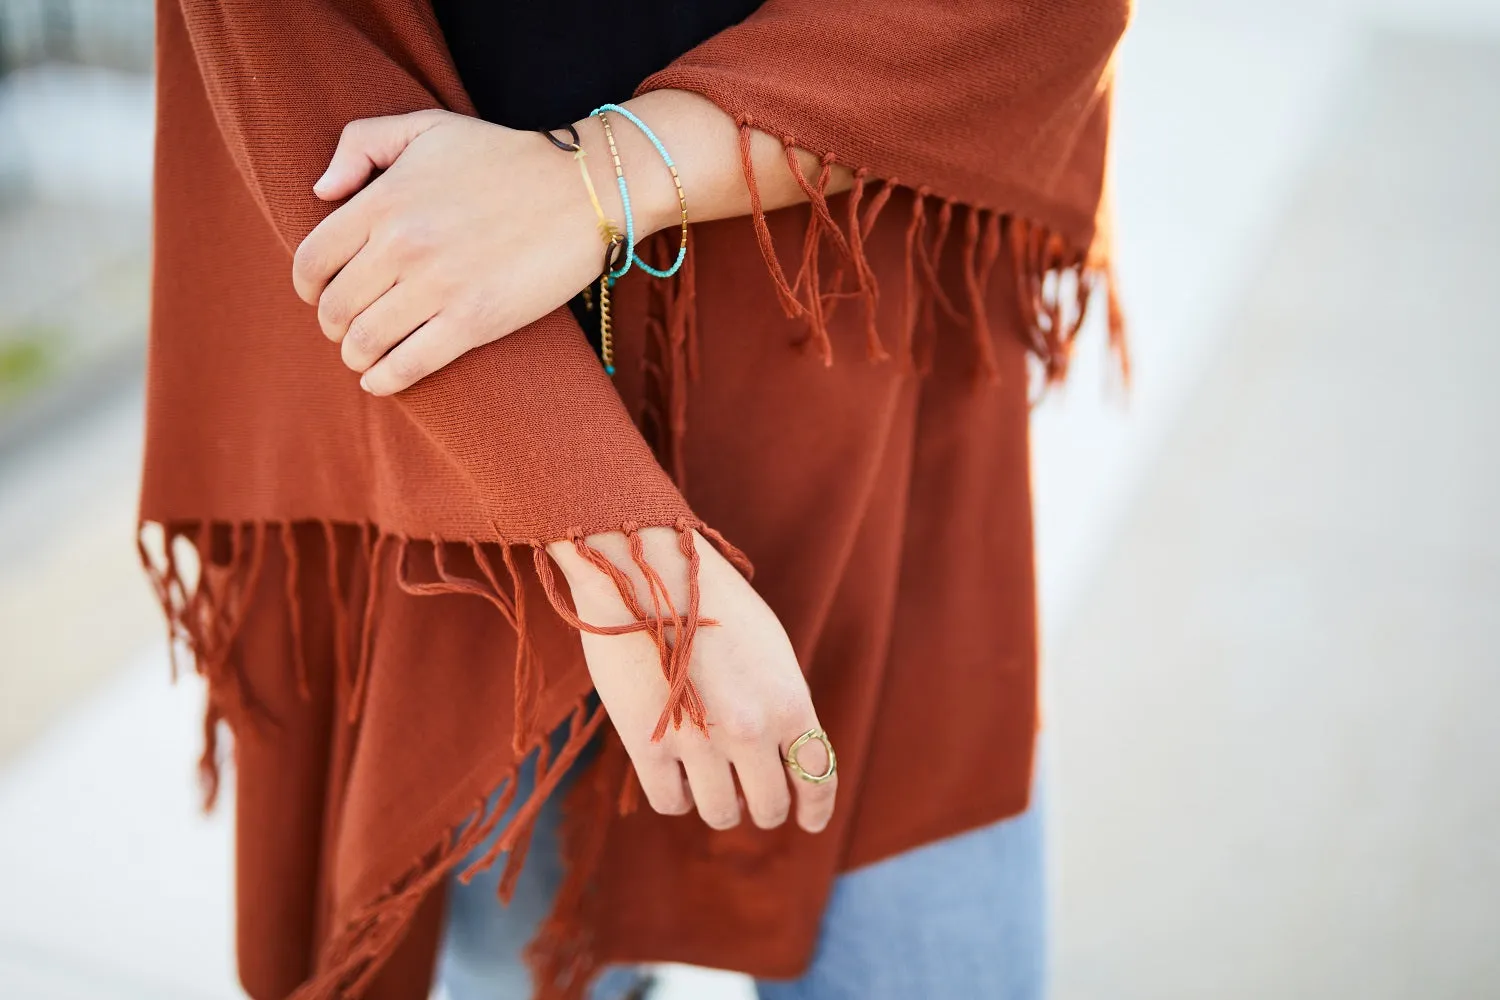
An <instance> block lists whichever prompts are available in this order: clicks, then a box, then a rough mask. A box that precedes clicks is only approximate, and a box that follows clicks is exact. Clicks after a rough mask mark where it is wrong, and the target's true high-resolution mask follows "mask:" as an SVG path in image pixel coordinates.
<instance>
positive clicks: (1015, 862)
mask: <svg viewBox="0 0 1500 1000" xmlns="http://www.w3.org/2000/svg"><path fill="white" fill-rule="evenodd" d="M518 780H519V781H520V783H521V785H520V788H519V789H518V793H517V795H516V798H515V801H517V802H520V801H523V800H524V799H525V798H526V794H527V792H528V790H529V789H530V785H531V781H532V771H531V769H530V766H529V763H528V765H527V766H526V767H523V768H522V771H521V774H520V777H519V779H518ZM561 798H562V795H561V790H560V791H559V792H558V793H555V794H553V796H552V797H551V799H550V800H549V801H548V802H547V804H546V806H545V807H544V809H543V810H542V813H541V815H540V817H539V818H538V820H537V826H536V832H535V834H534V839H533V842H532V848H531V853H530V855H529V857H528V858H527V862H526V866H525V868H524V869H523V870H522V872H521V877H520V881H519V883H518V885H517V887H516V893H515V897H514V898H513V899H512V901H511V904H510V906H509V907H502V906H501V905H500V904H499V902H498V901H497V900H496V895H495V891H496V883H497V881H498V879H499V870H500V868H501V867H503V865H500V864H497V865H495V866H494V867H493V868H491V869H490V870H489V871H487V872H484V873H482V874H480V875H479V876H478V877H477V878H475V879H474V881H473V882H471V883H470V884H469V885H462V884H460V883H459V882H458V881H457V880H454V881H453V884H452V885H451V886H450V892H449V903H448V907H449V910H448V928H447V932H446V937H445V939H444V943H443V954H442V958H441V961H440V963H439V975H440V977H441V979H442V982H443V985H444V987H445V988H446V989H447V991H448V995H449V1000H500V998H506V1000H509V998H512V997H514V998H518V1000H524V998H526V997H529V996H530V995H531V985H530V979H529V977H528V975H527V971H526V967H525V965H524V963H523V962H522V961H521V957H520V956H521V949H522V948H523V947H524V946H525V944H526V942H527V941H529V940H530V939H531V937H532V934H533V932H534V931H535V929H536V927H537V925H538V924H539V923H540V922H541V920H542V918H543V917H545V916H546V914H547V912H548V910H549V908H550V906H551V901H552V895H553V893H554V892H555V891H556V889H557V886H558V884H559V883H560V882H561V880H562V874H563V872H562V864H561V861H560V859H559V857H558V853H557V850H556V843H557V825H558V821H559V819H560V816H559V812H560V809H559V807H558V803H559V801H560V800H561ZM1035 798H1036V799H1037V801H1036V802H1035V803H1034V804H1033V806H1032V808H1031V809H1030V810H1029V811H1028V812H1026V813H1023V814H1022V815H1020V816H1017V817H1015V818H1013V819H1009V820H1005V821H1004V822H1001V823H996V824H994V825H993V826H987V827H983V828H981V829H978V830H973V831H970V832H968V833H964V834H960V835H959V836H956V837H949V838H948V839H946V840H941V841H938V842H936V843H933V844H927V845H924V846H922V847H919V848H916V849H915V850H911V851H907V852H905V853H904V854H899V855H897V856H895V857H893V858H888V859H886V860H884V861H880V862H877V863H875V864H873V865H867V866H866V867H864V868H859V869H856V870H855V871H852V872H848V873H846V874H844V875H841V876H839V877H838V878H837V879H836V880H835V881H834V884H833V892H832V894H831V896H830V897H829V900H828V908H827V910H826V911H825V912H824V915H823V926H822V930H821V932H820V933H819V937H818V943H817V948H816V950H815V952H814V955H813V959H812V964H811V966H810V967H809V968H808V970H807V972H806V973H804V974H803V975H802V976H801V977H800V978H798V979H794V980H760V981H758V982H757V983H756V989H757V991H758V993H759V995H760V997H761V1000H927V998H941V1000H948V998H953V1000H971V998H973V1000H978V998H983V1000H1040V998H1042V997H1044V996H1045V995H1046V974H1047V907H1046V884H1045V877H1044V864H1043V836H1042V815H1041V814H1042V812H1043V809H1042V807H1041V805H1040V797H1039V796H1037V797H1035ZM484 850H485V848H484V847H483V846H481V847H480V848H478V852H479V853H482V852H483V851H484ZM639 980H640V974H639V973H637V972H636V971H634V970H631V969H611V970H609V971H608V972H606V973H605V974H604V975H603V976H601V977H600V979H599V981H598V983H597V984H596V985H595V988H594V994H593V996H594V1000H618V998H620V997H623V996H625V995H626V994H627V993H628V992H629V991H630V990H631V989H632V988H633V987H634V986H635V985H637V984H638V983H639Z"/></svg>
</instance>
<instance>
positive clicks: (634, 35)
mask: <svg viewBox="0 0 1500 1000" xmlns="http://www.w3.org/2000/svg"><path fill="white" fill-rule="evenodd" d="M760 3H761V0H611V2H605V0H542V2H540V3H531V2H506V0H432V9H433V13H435V14H436V15H437V19H438V24H439V26H441V27H442V29H443V38H444V40H446V41H447V43H448V50H449V51H450V52H452V53H453V64H454V66H455V67H456V68H457V69H458V76H459V79H460V80H462V81H463V85H464V89H465V90H467V91H468V92H469V97H470V99H471V100H473V102H474V109H475V110H476V111H477V112H478V113H479V117H481V118H483V119H484V120H485V121H491V122H494V123H496V124H497V125H505V126H508V127H510V128H519V129H545V128H557V127H559V126H561V125H564V124H567V123H569V122H575V121H578V120H580V119H582V118H584V117H586V116H587V115H588V113H589V112H590V111H592V110H594V109H595V108H597V107H598V106H599V105H601V104H619V103H620V102H621V101H625V100H627V99H629V98H630V96H631V95H632V94H634V93H635V88H636V85H637V84H639V83H640V82H641V81H642V80H644V79H645V78H646V77H648V76H650V75H651V74H652V73H655V72H656V71H657V70H659V69H663V68H664V67H666V66H667V64H668V63H670V62H671V61H672V60H674V59H676V58H677V57H678V56H680V55H682V54H683V53H684V52H686V51H687V50H688V49H691V48H692V47H693V46H695V45H697V44H698V43H700V42H703V41H706V40H707V39H709V38H710V37H712V36H713V35H716V34H718V33H719V32H720V31H723V30H724V29H725V28H727V27H729V26H730V25H732V24H738V23H739V22H740V21H743V20H744V19H745V18H746V17H749V16H750V13H751V12H752V11H754V10H755V9H756V8H757V7H759V6H760ZM568 305H570V306H571V307H572V309H573V315H574V316H576V317H577V318H578V322H579V324H580V325H581V326H582V327H583V330H584V333H585V334H586V335H587V337H588V339H589V343H590V344H592V345H593V347H594V350H595V351H598V350H599V317H598V313H597V312H596V311H594V310H593V309H592V308H591V307H590V306H589V305H588V304H587V303H586V300H585V299H584V298H583V297H582V295H579V296H575V297H574V298H573V300H572V301H571V302H569V303H568Z"/></svg>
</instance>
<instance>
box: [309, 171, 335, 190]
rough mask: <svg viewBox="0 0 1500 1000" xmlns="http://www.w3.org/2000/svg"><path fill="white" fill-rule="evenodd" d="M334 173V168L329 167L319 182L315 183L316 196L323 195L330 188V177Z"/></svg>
mask: <svg viewBox="0 0 1500 1000" xmlns="http://www.w3.org/2000/svg"><path fill="white" fill-rule="evenodd" d="M332 172H333V168H332V167H329V168H328V169H327V170H325V171H323V176H322V177H319V178H318V179H317V180H315V181H313V193H314V194H322V193H323V191H324V189H325V188H327V187H328V175H329V174H331V173H332Z"/></svg>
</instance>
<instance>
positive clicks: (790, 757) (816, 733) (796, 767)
mask: <svg viewBox="0 0 1500 1000" xmlns="http://www.w3.org/2000/svg"><path fill="white" fill-rule="evenodd" d="M808 740H817V741H818V742H819V743H821V744H823V749H824V750H827V751H828V770H826V771H824V772H823V773H822V774H810V773H808V771H807V769H806V768H804V767H803V766H802V763H801V761H799V760H797V751H798V750H801V749H802V747H803V746H804V745H806V743H807V741H808ZM781 760H782V763H784V764H785V765H786V766H787V767H789V768H791V769H792V773H793V774H795V775H796V776H797V777H799V778H801V779H802V780H803V781H810V782H812V783H813V784H815V785H821V784H822V783H823V782H825V781H827V780H828V779H829V778H831V777H833V776H834V775H835V774H836V773H837V772H838V769H839V759H838V757H836V756H834V753H833V744H832V743H830V742H828V734H827V733H825V732H823V730H821V729H809V730H808V731H807V732H805V733H803V734H802V735H801V736H799V737H797V738H796V739H795V740H793V741H792V745H791V746H789V747H787V748H786V756H785V757H783V758H781Z"/></svg>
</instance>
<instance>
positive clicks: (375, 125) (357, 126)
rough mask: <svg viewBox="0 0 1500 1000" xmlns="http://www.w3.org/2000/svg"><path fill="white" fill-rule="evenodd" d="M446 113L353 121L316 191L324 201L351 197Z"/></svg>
mask: <svg viewBox="0 0 1500 1000" xmlns="http://www.w3.org/2000/svg"><path fill="white" fill-rule="evenodd" d="M446 116H447V112H444V111H436V110H429V111H413V112H411V113H410V114H405V115H388V116H386V117H384V118H361V119H359V120H358V121H352V122H350V123H349V124H348V125H345V126H344V131H343V134H342V135H340V136H339V144H338V146H337V147H336V148H335V149H334V151H333V158H332V159H331V160H330V161H329V162H328V169H327V170H326V171H324V172H323V176H322V177H319V178H318V179H317V180H316V181H315V182H314V183H313V193H314V194H316V195H317V196H318V197H319V198H322V199H323V200H324V201H338V200H339V199H340V198H347V197H349V195H351V194H353V193H354V192H355V191H358V190H359V189H360V188H361V187H362V186H363V185H364V183H365V181H367V180H369V178H370V175H371V174H372V173H374V172H375V171H377V170H384V169H385V168H387V167H389V166H390V165H391V164H393V163H395V162H396V158H397V157H398V156H400V155H401V154H402V153H404V152H405V151H406V147H407V146H409V145H411V141H412V140H413V139H415V138H416V137H417V136H419V135H421V134H422V133H423V132H426V131H427V130H428V129H430V128H432V127H433V126H434V125H436V124H438V123H439V122H441V121H442V120H443V119H444V117H446Z"/></svg>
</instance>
